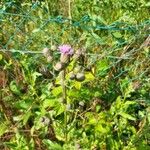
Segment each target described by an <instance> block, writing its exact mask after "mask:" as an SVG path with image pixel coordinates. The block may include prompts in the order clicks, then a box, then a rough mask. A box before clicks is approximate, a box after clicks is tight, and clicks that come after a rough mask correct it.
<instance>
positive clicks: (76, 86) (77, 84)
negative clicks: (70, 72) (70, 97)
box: [74, 81, 81, 90]
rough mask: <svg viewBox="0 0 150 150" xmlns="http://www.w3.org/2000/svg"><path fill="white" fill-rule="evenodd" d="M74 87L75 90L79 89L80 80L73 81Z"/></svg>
mask: <svg viewBox="0 0 150 150" xmlns="http://www.w3.org/2000/svg"><path fill="white" fill-rule="evenodd" d="M74 87H75V88H76V89H77V90H80V89H81V82H78V81H75V83H74Z"/></svg>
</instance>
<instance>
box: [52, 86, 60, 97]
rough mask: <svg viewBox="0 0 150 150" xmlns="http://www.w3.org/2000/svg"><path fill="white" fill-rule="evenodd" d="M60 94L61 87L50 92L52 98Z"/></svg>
mask: <svg viewBox="0 0 150 150" xmlns="http://www.w3.org/2000/svg"><path fill="white" fill-rule="evenodd" d="M61 93H62V87H61V86H59V87H55V88H54V89H53V90H52V94H53V95H54V96H58V95H59V94H61Z"/></svg>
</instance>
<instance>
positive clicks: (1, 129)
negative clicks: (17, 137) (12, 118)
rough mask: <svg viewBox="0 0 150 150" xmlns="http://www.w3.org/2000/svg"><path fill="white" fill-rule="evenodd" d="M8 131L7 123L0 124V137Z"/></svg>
mask: <svg viewBox="0 0 150 150" xmlns="http://www.w3.org/2000/svg"><path fill="white" fill-rule="evenodd" d="M7 129H8V122H3V123H1V124H0V136H2V135H3V134H4V133H5V132H6V131H7Z"/></svg>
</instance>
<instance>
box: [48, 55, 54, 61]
mask: <svg viewBox="0 0 150 150" xmlns="http://www.w3.org/2000/svg"><path fill="white" fill-rule="evenodd" d="M52 60H53V58H52V56H50V55H49V56H48V57H47V62H49V63H50V62H52Z"/></svg>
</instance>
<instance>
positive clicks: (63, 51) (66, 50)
mask: <svg viewBox="0 0 150 150" xmlns="http://www.w3.org/2000/svg"><path fill="white" fill-rule="evenodd" d="M58 48H59V51H60V52H61V54H67V55H72V54H73V49H72V48H71V46H70V45H60V46H59V47H58Z"/></svg>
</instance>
